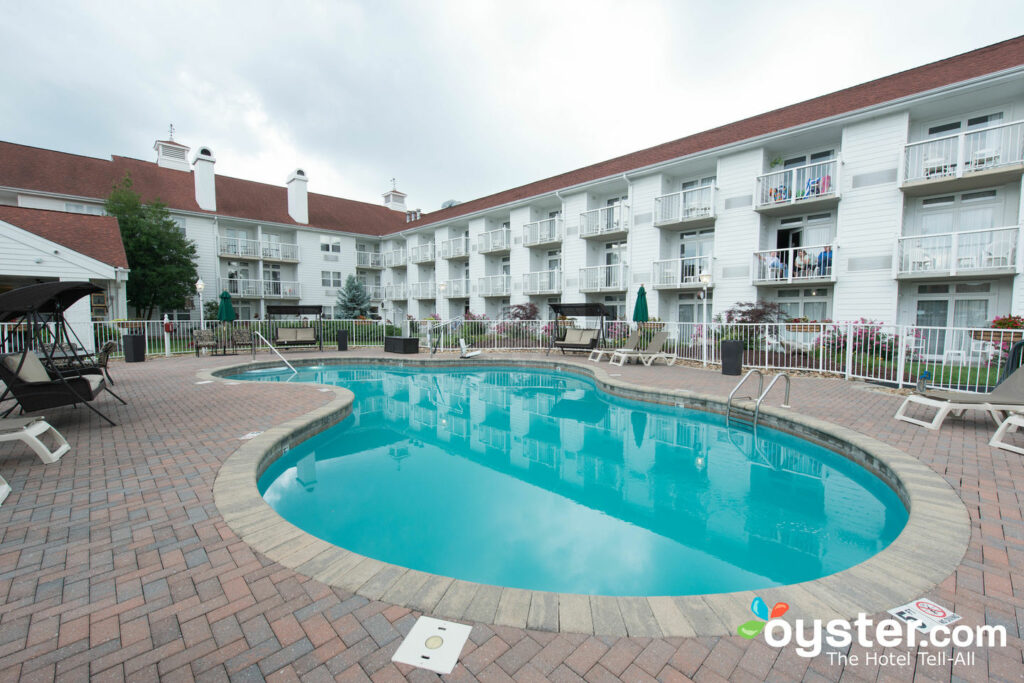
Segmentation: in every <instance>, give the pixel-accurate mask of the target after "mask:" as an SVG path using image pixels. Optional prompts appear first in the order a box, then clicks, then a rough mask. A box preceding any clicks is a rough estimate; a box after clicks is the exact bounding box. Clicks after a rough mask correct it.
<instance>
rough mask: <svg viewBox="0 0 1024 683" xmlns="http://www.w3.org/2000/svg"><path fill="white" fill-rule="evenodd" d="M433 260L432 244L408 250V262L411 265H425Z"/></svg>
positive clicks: (419, 245) (420, 245)
mask: <svg viewBox="0 0 1024 683" xmlns="http://www.w3.org/2000/svg"><path fill="white" fill-rule="evenodd" d="M433 260H434V243H433V242H428V243H427V244H418V245H416V246H415V247H412V248H411V249H409V261H411V262H412V263H427V262H432V261H433Z"/></svg>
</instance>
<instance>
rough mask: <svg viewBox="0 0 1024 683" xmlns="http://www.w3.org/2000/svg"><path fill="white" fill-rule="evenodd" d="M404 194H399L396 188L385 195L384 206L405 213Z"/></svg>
mask: <svg viewBox="0 0 1024 683" xmlns="http://www.w3.org/2000/svg"><path fill="white" fill-rule="evenodd" d="M406 196H407V195H406V194H405V193H404V192H399V191H398V190H396V189H395V188H394V187H392V188H391V189H390V190H388V191H387V192H385V193H384V206H386V207H387V208H389V209H394V210H395V211H401V212H402V213H405V198H406Z"/></svg>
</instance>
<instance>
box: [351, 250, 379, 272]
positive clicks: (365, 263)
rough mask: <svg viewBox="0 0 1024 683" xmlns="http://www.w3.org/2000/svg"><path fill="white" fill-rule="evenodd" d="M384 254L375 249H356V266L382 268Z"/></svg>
mask: <svg viewBox="0 0 1024 683" xmlns="http://www.w3.org/2000/svg"><path fill="white" fill-rule="evenodd" d="M383 267H384V256H383V255H382V254H378V253H377V252H375V251H359V250H356V268H383Z"/></svg>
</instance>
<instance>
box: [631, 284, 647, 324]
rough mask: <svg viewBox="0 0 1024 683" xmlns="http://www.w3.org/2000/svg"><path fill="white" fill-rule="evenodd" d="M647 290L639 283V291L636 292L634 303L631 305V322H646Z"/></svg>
mask: <svg viewBox="0 0 1024 683" xmlns="http://www.w3.org/2000/svg"><path fill="white" fill-rule="evenodd" d="M647 317H648V314H647V290H646V289H644V286H643V285H640V291H638V292H637V293H636V304H634V305H633V322H635V323H645V322H647Z"/></svg>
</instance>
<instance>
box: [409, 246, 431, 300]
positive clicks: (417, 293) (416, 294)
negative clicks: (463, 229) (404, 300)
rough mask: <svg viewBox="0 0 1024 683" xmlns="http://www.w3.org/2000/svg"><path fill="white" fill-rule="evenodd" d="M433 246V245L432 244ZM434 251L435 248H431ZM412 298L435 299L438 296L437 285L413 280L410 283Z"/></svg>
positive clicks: (410, 295)
mask: <svg viewBox="0 0 1024 683" xmlns="http://www.w3.org/2000/svg"><path fill="white" fill-rule="evenodd" d="M431 246H433V245H431ZM431 251H433V249H431ZM409 298H410V299H434V298H437V285H435V284H434V283H433V282H413V283H412V284H410V285H409Z"/></svg>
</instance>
